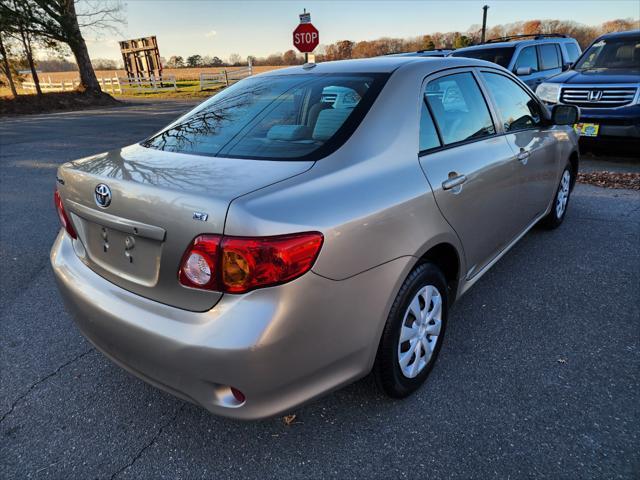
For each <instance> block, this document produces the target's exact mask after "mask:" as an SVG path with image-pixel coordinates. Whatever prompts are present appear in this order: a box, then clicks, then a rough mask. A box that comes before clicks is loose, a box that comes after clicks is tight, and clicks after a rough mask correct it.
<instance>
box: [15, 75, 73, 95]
mask: <svg viewBox="0 0 640 480" xmlns="http://www.w3.org/2000/svg"><path fill="white" fill-rule="evenodd" d="M79 84H80V81H79V80H69V81H66V82H65V81H62V82H52V81H51V77H49V78H48V79H47V80H40V90H42V91H43V92H65V91H71V90H75V88H76V87H77V86H78V85H79ZM22 88H23V89H24V90H30V91H33V92H35V91H36V84H35V82H22Z"/></svg>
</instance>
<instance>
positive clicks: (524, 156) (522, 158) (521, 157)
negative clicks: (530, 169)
mask: <svg viewBox="0 0 640 480" xmlns="http://www.w3.org/2000/svg"><path fill="white" fill-rule="evenodd" d="M529 155H531V153H529V152H527V151H526V150H520V153H518V155H517V156H516V158H517V159H518V161H519V162H520V163H522V164H523V165H526V164H527V161H528V160H529Z"/></svg>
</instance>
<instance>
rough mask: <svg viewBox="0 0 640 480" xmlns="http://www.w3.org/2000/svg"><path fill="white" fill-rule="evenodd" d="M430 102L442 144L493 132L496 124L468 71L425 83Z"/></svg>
mask: <svg viewBox="0 0 640 480" xmlns="http://www.w3.org/2000/svg"><path fill="white" fill-rule="evenodd" d="M425 98H426V101H427V102H428V104H429V107H430V109H431V111H432V112H433V116H434V118H435V121H436V123H437V125H438V129H439V131H440V134H441V136H442V141H443V142H444V144H445V145H450V144H452V143H457V142H464V141H468V140H473V139H479V138H483V137H487V136H489V135H493V134H494V133H495V128H494V125H493V121H492V120H491V114H490V113H489V109H488V107H487V104H486V102H485V99H484V97H483V96H482V92H481V91H480V87H479V86H478V84H477V83H476V80H475V78H474V77H473V75H472V74H471V73H470V72H465V73H456V74H453V75H447V76H444V77H439V78H437V79H435V80H432V81H430V82H429V83H428V84H427V87H426V91H425Z"/></svg>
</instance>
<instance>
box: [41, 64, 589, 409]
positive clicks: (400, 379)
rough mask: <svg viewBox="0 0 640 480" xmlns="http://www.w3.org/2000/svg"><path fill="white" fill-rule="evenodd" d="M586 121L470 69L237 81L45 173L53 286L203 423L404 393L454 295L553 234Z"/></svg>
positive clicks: (96, 337)
mask: <svg viewBox="0 0 640 480" xmlns="http://www.w3.org/2000/svg"><path fill="white" fill-rule="evenodd" d="M332 95H337V96H340V95H341V96H343V97H344V98H345V99H344V100H343V101H337V99H336V98H335V97H333V96H332ZM330 96H331V97H330ZM347 97H348V99H347ZM578 118H579V109H578V108H577V107H575V106H568V105H557V106H555V107H553V108H552V109H551V110H549V109H547V107H545V106H544V105H543V104H542V103H540V102H539V100H538V99H537V97H536V96H535V95H534V94H533V93H532V92H531V90H529V89H528V88H527V87H526V86H525V85H524V84H523V83H522V82H521V81H520V80H518V79H517V78H516V77H514V76H513V75H512V74H511V73H510V72H508V71H507V70H505V69H503V68H501V67H499V66H497V65H495V64H492V63H489V62H484V61H478V60H473V59H468V58H433V59H425V58H419V57H379V58H372V59H365V60H349V61H341V62H328V63H322V64H319V65H309V64H307V65H304V66H300V67H293V68H288V69H284V70H278V71H274V72H269V73H265V74H262V75H257V76H255V77H250V78H247V79H245V80H242V81H240V82H238V83H237V84H235V85H233V86H231V87H229V88H228V89H226V90H224V91H223V92H221V93H219V94H218V95H215V96H214V97H212V98H211V99H209V100H207V101H205V102H204V103H202V104H201V105H199V106H198V107H196V108H195V109H193V110H192V111H191V112H189V113H187V114H186V115H184V116H183V117H181V118H179V119H177V120H176V121H174V122H173V123H171V124H170V125H169V126H167V127H166V128H164V129H162V130H161V131H159V132H158V133H156V134H155V135H152V136H151V137H149V138H147V139H146V140H144V141H142V142H140V143H138V144H135V145H131V146H128V147H125V148H119V149H115V150H113V151H110V152H107V153H101V154H98V155H93V156H91V157H88V158H84V159H80V160H76V161H72V162H68V163H65V164H63V165H62V166H61V167H60V168H59V170H58V172H57V189H56V191H55V204H56V207H57V211H58V214H59V217H60V221H61V222H62V226H63V228H62V229H61V230H60V233H59V235H58V237H57V239H56V241H55V243H54V245H53V248H52V250H51V263H52V265H53V270H54V272H55V277H56V280H57V283H58V286H59V289H60V292H61V293H62V296H63V298H64V300H65V303H66V306H67V308H68V310H69V311H70V312H71V313H72V314H73V317H74V318H75V321H76V323H77V325H78V328H79V329H80V331H81V332H82V333H83V334H84V335H85V336H86V337H87V338H88V339H89V340H90V341H91V342H92V343H93V344H94V345H95V346H96V348H97V349H98V350H100V351H102V352H103V353H104V354H105V355H106V356H107V357H108V358H110V359H111V360H113V362H115V363H116V364H118V365H120V366H122V367H123V368H125V369H127V370H128V371H130V372H131V373H133V374H134V375H136V376H138V377H140V378H142V379H144V380H145V381H147V382H149V383H151V384H153V385H156V386H157V387H159V388H161V389H163V390H166V391H168V392H171V393H173V394H174V395H177V396H178V397H181V398H183V399H186V400H189V401H191V402H194V403H196V404H198V405H201V406H203V407H205V408H207V409H208V410H210V411H211V412H213V413H216V414H219V415H224V416H229V417H236V418H244V419H253V418H261V417H266V416H271V415H275V414H278V413H281V412H284V411H290V410H291V409H292V408H294V407H296V406H298V405H300V404H302V403H304V402H306V401H309V400H311V399H314V398H316V397H318V396H320V395H323V394H325V393H327V392H329V391H331V390H333V389H336V388H339V387H341V386H343V385H346V384H348V383H350V382H353V381H355V380H356V379H358V378H361V377H363V376H365V375H367V374H368V373H369V372H371V371H373V372H374V375H375V378H376V379H377V381H378V383H379V385H380V386H381V388H382V389H383V391H385V392H386V393H387V394H388V395H390V396H392V397H405V396H407V395H409V394H410V393H411V392H413V391H414V390H416V389H417V388H418V387H419V386H420V385H421V384H422V383H423V382H424V381H425V379H426V378H427V376H428V374H429V372H430V371H431V369H432V367H433V365H434V362H435V360H436V358H437V356H438V352H439V351H440V348H441V346H442V342H443V339H444V334H445V329H446V324H447V319H448V314H449V310H450V308H451V305H452V304H453V302H454V301H455V300H456V299H457V298H459V297H460V296H461V295H463V294H464V293H465V292H466V291H467V290H468V289H469V288H470V287H471V286H472V285H473V284H474V283H475V282H477V281H478V280H479V279H480V278H481V277H482V276H483V275H484V274H485V273H486V272H487V271H488V270H489V268H491V266H492V265H494V264H495V263H496V262H497V261H498V260H499V259H500V258H501V257H502V256H503V255H504V254H505V253H506V252H507V251H508V250H509V249H510V248H511V247H512V246H513V245H514V244H515V243H516V242H517V241H518V240H519V239H520V238H522V236H523V235H524V234H525V233H526V232H527V231H528V230H529V229H530V228H531V227H533V226H534V225H536V224H542V225H544V226H546V227H548V228H553V227H557V226H559V225H560V224H561V223H562V221H563V219H564V217H565V215H566V212H567V206H568V202H569V197H570V194H571V189H572V187H573V184H574V181H575V178H576V173H577V170H578V149H577V135H576V133H575V132H574V130H573V128H572V127H571V126H572V125H573V124H574V123H576V122H577V121H578Z"/></svg>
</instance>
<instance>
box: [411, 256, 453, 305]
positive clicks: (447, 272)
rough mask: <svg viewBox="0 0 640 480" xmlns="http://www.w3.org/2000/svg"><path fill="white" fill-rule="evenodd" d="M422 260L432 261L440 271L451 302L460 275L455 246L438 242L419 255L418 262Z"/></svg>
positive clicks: (422, 261)
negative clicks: (445, 281) (445, 282)
mask: <svg viewBox="0 0 640 480" xmlns="http://www.w3.org/2000/svg"><path fill="white" fill-rule="evenodd" d="M424 262H430V263H433V264H434V265H436V266H437V267H438V268H439V269H440V270H441V271H442V273H443V275H444V278H445V279H446V280H447V287H448V289H449V292H448V293H449V303H452V302H453V300H454V299H455V296H456V291H457V290H458V278H459V275H460V259H459V257H458V252H457V250H456V249H455V247H454V246H453V245H451V244H449V243H439V244H438V245H436V246H434V247H431V248H430V249H429V250H427V252H426V253H425V254H424V255H422V257H420V263H424Z"/></svg>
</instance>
